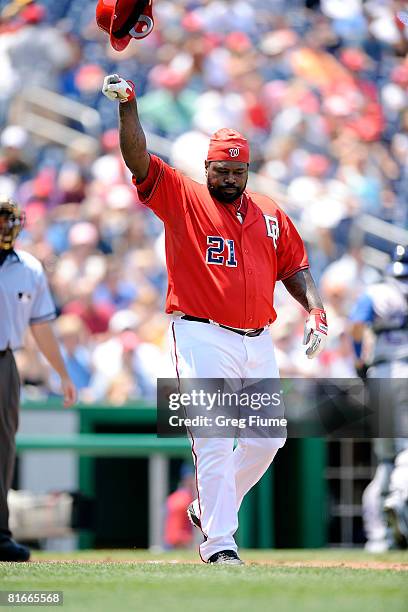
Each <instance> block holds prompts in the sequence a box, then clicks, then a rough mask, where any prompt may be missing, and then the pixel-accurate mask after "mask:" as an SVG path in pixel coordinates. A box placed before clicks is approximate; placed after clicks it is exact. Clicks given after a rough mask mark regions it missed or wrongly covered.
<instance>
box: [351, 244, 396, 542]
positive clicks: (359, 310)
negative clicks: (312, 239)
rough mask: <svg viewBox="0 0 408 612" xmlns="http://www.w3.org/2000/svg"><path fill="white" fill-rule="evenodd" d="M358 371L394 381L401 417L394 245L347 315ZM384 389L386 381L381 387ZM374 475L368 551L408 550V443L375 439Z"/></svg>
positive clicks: (367, 501) (366, 498) (366, 503)
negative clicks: (366, 352) (366, 342)
mask: <svg viewBox="0 0 408 612" xmlns="http://www.w3.org/2000/svg"><path fill="white" fill-rule="evenodd" d="M351 321H352V327H351V333H352V336H353V339H354V347H355V352H356V356H357V369H358V370H361V371H362V372H364V370H366V376H367V378H383V379H393V381H392V384H391V385H389V387H390V393H389V395H388V400H389V401H392V402H393V408H394V411H395V416H396V417H397V418H400V419H401V418H404V414H405V415H406V411H407V403H408V385H407V382H406V381H407V379H408V248H407V247H404V246H402V245H398V246H397V247H396V249H395V252H394V257H393V262H392V263H391V264H390V265H389V266H388V268H387V269H386V273H385V278H384V280H383V281H382V282H380V283H376V284H374V285H371V286H370V287H368V289H367V290H366V292H365V293H364V294H363V295H362V296H361V297H360V299H359V300H358V302H357V304H356V305H355V307H354V309H353V311H352V313H351ZM368 328H369V329H370V330H371V332H372V333H373V335H374V346H373V351H372V353H373V354H372V358H371V359H370V363H369V367H368V368H367V367H366V366H365V364H364V361H363V359H362V351H363V339H364V335H365V333H366V330H367V329H368ZM385 385H387V383H386V381H385V382H384V386H385ZM374 450H375V454H376V456H377V459H378V462H379V464H378V467H377V470H376V473H375V476H374V478H373V480H372V481H371V483H370V484H369V485H368V487H367V488H366V490H365V491H364V494H363V519H364V526H365V531H366V536H367V544H366V548H367V550H369V551H371V552H382V551H384V550H388V549H392V548H398V547H403V548H405V547H406V546H407V545H408V440H407V439H406V438H378V439H376V440H375V441H374Z"/></svg>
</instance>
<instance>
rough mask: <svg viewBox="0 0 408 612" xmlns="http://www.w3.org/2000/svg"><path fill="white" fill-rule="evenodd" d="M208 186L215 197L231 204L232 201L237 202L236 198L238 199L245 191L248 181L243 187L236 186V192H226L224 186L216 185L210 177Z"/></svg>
mask: <svg viewBox="0 0 408 612" xmlns="http://www.w3.org/2000/svg"><path fill="white" fill-rule="evenodd" d="M207 187H208V191H209V192H210V194H211V195H212V196H213V198H215V199H216V200H218V201H219V202H222V203H224V204H231V202H235V200H237V199H238V198H239V197H240V196H241V195H242V194H243V193H244V191H245V187H246V183H245V185H244V186H243V187H242V189H239V188H238V187H236V188H234V192H232V191H231V192H229V191H227V192H225V191H224V189H225V188H224V187H214V185H211V183H210V181H209V179H207Z"/></svg>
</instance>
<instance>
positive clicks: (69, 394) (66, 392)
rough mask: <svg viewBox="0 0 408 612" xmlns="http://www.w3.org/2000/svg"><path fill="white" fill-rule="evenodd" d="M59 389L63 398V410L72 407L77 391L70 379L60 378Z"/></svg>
mask: <svg viewBox="0 0 408 612" xmlns="http://www.w3.org/2000/svg"><path fill="white" fill-rule="evenodd" d="M61 389H62V394H63V396H64V408H69V407H70V406H73V405H74V404H75V403H76V401H77V390H76V387H75V385H74V383H73V382H72V380H71V379H70V378H61Z"/></svg>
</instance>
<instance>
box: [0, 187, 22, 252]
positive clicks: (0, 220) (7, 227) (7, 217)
mask: <svg viewBox="0 0 408 612" xmlns="http://www.w3.org/2000/svg"><path fill="white" fill-rule="evenodd" d="M24 223H25V213H24V211H23V210H21V209H20V207H19V206H18V204H17V203H16V202H14V200H12V199H11V198H8V197H7V196H3V195H0V250H3V251H9V250H10V249H12V248H13V247H14V243H15V241H16V239H17V236H18V235H19V233H20V232H21V230H22V229H23V227H24Z"/></svg>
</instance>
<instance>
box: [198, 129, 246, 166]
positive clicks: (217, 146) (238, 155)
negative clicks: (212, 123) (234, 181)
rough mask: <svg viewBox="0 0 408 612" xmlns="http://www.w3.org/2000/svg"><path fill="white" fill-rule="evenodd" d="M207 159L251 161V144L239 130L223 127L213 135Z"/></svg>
mask: <svg viewBox="0 0 408 612" xmlns="http://www.w3.org/2000/svg"><path fill="white" fill-rule="evenodd" d="M207 161H238V162H244V163H246V164H248V163H249V144H248V141H247V139H246V138H244V137H243V136H242V134H240V133H239V132H236V131H235V130H231V129H229V128H222V129H221V130H218V132H215V134H213V135H212V136H211V140H210V146H209V148H208V155H207Z"/></svg>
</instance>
